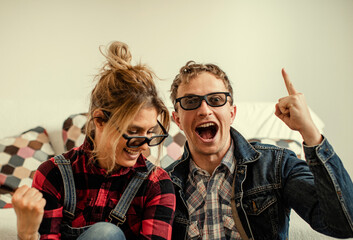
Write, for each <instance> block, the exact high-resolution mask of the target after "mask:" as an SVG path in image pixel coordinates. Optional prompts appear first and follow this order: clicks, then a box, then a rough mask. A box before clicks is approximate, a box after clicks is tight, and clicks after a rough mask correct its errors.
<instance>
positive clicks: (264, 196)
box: [243, 190, 279, 239]
mask: <svg viewBox="0 0 353 240" xmlns="http://www.w3.org/2000/svg"><path fill="white" fill-rule="evenodd" d="M243 208H244V211H245V213H246V215H247V218H248V220H249V223H250V226H251V230H252V232H253V234H254V235H255V236H261V237H260V238H261V239H275V236H277V234H278V226H279V224H278V223H279V217H278V199H277V197H276V195H275V193H274V190H268V191H263V192H257V193H254V194H250V195H247V196H244V198H243ZM262 237H263V238H262Z"/></svg>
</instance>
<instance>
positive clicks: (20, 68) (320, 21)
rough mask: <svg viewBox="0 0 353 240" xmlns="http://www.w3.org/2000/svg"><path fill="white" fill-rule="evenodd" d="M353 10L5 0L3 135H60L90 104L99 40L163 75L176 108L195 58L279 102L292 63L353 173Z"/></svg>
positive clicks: (238, 86)
mask: <svg viewBox="0 0 353 240" xmlns="http://www.w3.org/2000/svg"><path fill="white" fill-rule="evenodd" d="M352 12H353V1H350V0H309V1H308V0H296V1H288V0H278V1H275V0H267V1H263V0H247V1H236V0H229V1H226V0H218V1H205V0H193V1H186V0H178V1H165V0H149V1H133V0H132V1H122V0H121V1H120V0H116V1H113V0H111V1H108V0H96V1H92V0H91V1H89V0H85V1H83V0H82V1H78V0H76V1H71V0H70V1H67V0H61V1H48V0H37V1H35V0H0V70H1V77H0V109H1V110H0V114H1V115H0V137H5V136H9V135H14V134H18V133H20V132H22V131H24V130H27V129H28V128H31V127H34V126H36V125H42V126H44V127H45V128H47V129H48V132H49V134H50V136H51V138H54V137H59V136H60V134H61V132H60V128H61V124H62V122H63V120H64V119H65V118H66V117H67V116H68V115H70V114H72V113H77V112H85V111H87V105H88V95H89V92H90V90H91V88H92V86H93V82H92V80H93V76H94V74H96V73H97V69H98V68H99V66H101V63H102V61H103V57H102V56H101V54H100V53H99V51H98V46H99V45H106V44H107V43H109V42H110V41H112V40H120V41H124V42H126V43H127V44H128V45H129V46H130V47H131V50H132V54H133V56H134V59H135V61H139V60H141V61H142V62H144V63H148V64H149V65H150V66H151V67H152V68H153V69H154V70H155V72H156V73H157V75H158V76H159V77H160V78H162V79H164V80H163V81H162V82H161V83H160V84H159V87H160V90H161V92H162V93H163V94H164V96H165V99H166V101H167V102H168V105H170V103H169V97H168V96H169V92H168V90H169V85H170V83H171V81H172V79H173V77H174V76H175V74H176V73H177V71H178V69H179V68H180V67H181V66H182V65H183V64H184V63H186V61H188V60H190V59H194V60H196V61H200V62H213V63H216V64H219V65H220V66H221V67H222V68H223V69H224V70H225V71H226V72H227V73H228V75H229V77H230V78H231V79H232V81H233V85H234V89H235V94H236V101H277V99H278V98H280V97H282V96H284V95H285V94H286V91H285V87H284V84H283V82H282V78H281V74H280V70H281V68H282V67H285V68H286V69H287V71H288V72H289V74H290V76H291V79H292V81H293V82H294V85H295V87H296V88H297V89H298V90H300V91H302V92H303V93H304V94H305V95H306V97H307V101H308V103H309V105H310V106H311V108H312V109H313V110H314V111H315V112H316V113H317V114H318V115H319V116H320V117H321V118H322V120H323V121H324V122H325V124H326V128H325V133H326V136H327V137H328V138H329V139H330V141H331V143H332V144H333V145H334V146H335V149H336V150H337V152H338V153H339V154H340V156H341V157H342V159H343V162H344V164H345V165H346V167H347V168H348V170H349V172H350V173H351V174H352V173H353V162H352V159H351V154H350V152H349V150H350V148H351V147H352V145H353V140H352V134H353V125H352V124H351V119H352V117H353V94H351V91H352V90H353V83H352V77H353V66H352V64H353V44H352V43H353V14H352ZM55 147H56V150H57V151H60V150H61V149H60V146H59V145H58V144H56V146H55ZM352 175H353V174H352Z"/></svg>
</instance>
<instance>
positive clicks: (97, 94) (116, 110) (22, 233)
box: [12, 42, 175, 239]
mask: <svg viewBox="0 0 353 240" xmlns="http://www.w3.org/2000/svg"><path fill="white" fill-rule="evenodd" d="M106 58H107V62H106V63H105V64H104V66H103V67H102V69H101V72H100V74H99V75H98V78H99V79H98V82H97V84H96V86H95V88H94V89H93V91H92V93H91V101H90V109H89V112H88V123H87V127H86V133H87V137H86V139H85V142H84V143H83V144H82V145H81V146H80V147H78V148H74V149H73V150H71V151H69V152H67V153H64V154H63V155H62V156H57V157H55V158H52V159H50V160H48V161H46V162H44V163H42V164H41V166H40V167H39V168H38V170H37V172H36V174H35V176H34V179H33V186H32V188H29V187H26V186H23V187H21V188H19V189H18V190H17V191H16V192H15V194H14V195H13V198H12V203H13V206H14V209H15V212H16V214H17V228H18V236H19V238H20V239H38V238H39V237H40V239H49V238H50V239H76V238H78V239H125V238H126V239H170V238H171V225H172V221H173V216H174V210H175V195H174V190H173V185H172V182H171V180H170V178H169V176H168V175H167V173H166V172H165V171H164V170H162V169H161V168H159V167H153V165H152V164H151V163H150V162H148V161H147V160H146V159H145V157H144V156H143V155H142V154H141V153H142V152H143V151H144V150H146V149H147V148H148V147H149V146H155V145H159V144H160V143H162V141H163V140H164V139H165V138H166V137H167V136H168V134H167V131H166V130H165V129H164V127H163V125H164V126H168V127H169V121H170V120H169V113H168V110H167V108H166V106H165V105H164V104H163V102H162V101H161V99H160V98H159V96H158V95H157V90H156V86H155V84H154V82H153V76H154V74H153V72H152V71H151V70H150V69H149V68H147V67H146V66H145V65H141V64H138V65H136V66H132V65H131V64H130V61H131V54H130V51H129V49H128V46H127V45H126V44H124V43H121V42H113V43H111V45H110V46H109V49H108V51H107V54H106ZM157 119H160V120H161V122H159V121H158V120H157ZM167 129H168V128H167ZM65 161H66V162H65ZM71 169H72V174H71V175H70V173H71ZM149 172H150V173H149ZM141 176H142V177H141ZM144 178H145V179H144ZM138 179H142V180H138ZM70 182H71V183H74V184H70ZM136 182H139V184H141V186H140V187H139V186H138V184H136ZM129 183H130V184H135V185H134V186H131V185H129V187H127V186H128V184H129ZM125 190H128V191H125ZM132 190H136V192H135V193H131V192H132ZM124 192H129V194H126V195H131V199H132V200H131V204H130V203H129V201H128V200H126V199H125V198H124V200H121V197H122V194H123V193H124ZM134 194H135V195H134ZM120 200H121V201H120ZM119 202H120V208H117V203H119ZM122 209H123V210H122ZM124 209H125V211H126V214H124ZM119 214H120V215H121V216H120V217H119ZM125 217H126V218H125ZM119 223H120V224H119ZM117 224H119V227H117ZM124 235H125V237H124Z"/></svg>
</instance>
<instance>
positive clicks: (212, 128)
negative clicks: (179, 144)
mask: <svg viewBox="0 0 353 240" xmlns="http://www.w3.org/2000/svg"><path fill="white" fill-rule="evenodd" d="M195 131H196V133H197V134H198V135H199V136H200V137H201V138H202V139H205V140H210V139H213V138H214V137H215V136H216V134H217V131H218V126H217V125H216V124H215V123H204V124H201V125H200V126H197V127H196V129H195Z"/></svg>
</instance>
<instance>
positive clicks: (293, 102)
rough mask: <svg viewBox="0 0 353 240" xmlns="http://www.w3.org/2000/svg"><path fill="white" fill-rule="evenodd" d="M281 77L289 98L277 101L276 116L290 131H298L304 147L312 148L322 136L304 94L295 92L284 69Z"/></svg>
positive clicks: (318, 142) (319, 141)
mask: <svg viewBox="0 0 353 240" xmlns="http://www.w3.org/2000/svg"><path fill="white" fill-rule="evenodd" d="M282 76H283V79H284V83H285V85H286V88H287V91H288V94H289V96H286V97H283V98H281V99H279V100H278V103H277V104H276V112H275V114H276V116H277V117H279V118H280V119H281V120H282V121H283V122H284V123H285V124H286V125H287V126H288V127H289V128H290V129H292V130H296V131H299V133H300V134H301V135H302V137H303V139H304V142H305V144H306V145H308V146H314V145H318V144H320V143H321V141H322V136H321V134H320V132H319V130H318V129H317V127H316V126H315V124H314V122H313V120H312V118H311V115H310V112H309V108H308V106H307V104H306V101H305V97H304V94H302V93H298V92H297V91H296V90H295V88H294V86H293V84H292V82H291V81H290V80H289V77H288V74H287V73H286V71H285V70H284V69H282Z"/></svg>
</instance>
